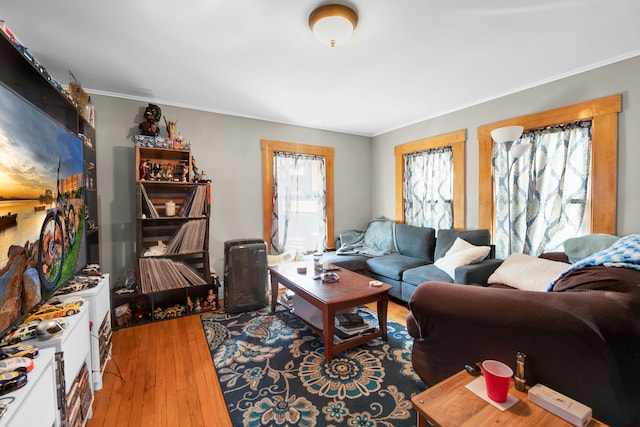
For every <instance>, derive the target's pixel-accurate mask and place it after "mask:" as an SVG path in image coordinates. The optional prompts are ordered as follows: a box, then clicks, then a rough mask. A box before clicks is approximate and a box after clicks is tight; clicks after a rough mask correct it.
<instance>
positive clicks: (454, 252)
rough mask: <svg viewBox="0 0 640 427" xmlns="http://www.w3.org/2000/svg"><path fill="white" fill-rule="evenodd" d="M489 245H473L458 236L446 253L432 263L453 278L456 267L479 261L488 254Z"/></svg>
mask: <svg viewBox="0 0 640 427" xmlns="http://www.w3.org/2000/svg"><path fill="white" fill-rule="evenodd" d="M490 251H491V248H490V247H489V246H475V245H472V244H471V243H469V242H467V241H466V240H464V239H461V238H460V237H458V238H457V239H456V241H455V243H454V244H453V246H451V248H449V250H448V251H447V253H446V254H445V255H444V256H443V257H440V258H438V259H437V260H436V262H435V263H434V265H435V266H436V267H438V268H439V269H440V270H442V271H444V272H445V273H447V274H448V275H449V276H451V277H452V278H455V274H456V268H458V267H461V266H463V265H468V264H474V263H476V262H480V261H482V260H483V259H485V257H486V256H487V255H488V254H489V252H490Z"/></svg>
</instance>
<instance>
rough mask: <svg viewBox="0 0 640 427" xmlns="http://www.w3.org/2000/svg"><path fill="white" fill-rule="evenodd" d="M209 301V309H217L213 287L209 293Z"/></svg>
mask: <svg viewBox="0 0 640 427" xmlns="http://www.w3.org/2000/svg"><path fill="white" fill-rule="evenodd" d="M207 303H208V305H209V310H215V309H216V308H217V307H216V296H215V294H214V293H213V289H209V294H208V295H207Z"/></svg>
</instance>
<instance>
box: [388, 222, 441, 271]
mask: <svg viewBox="0 0 640 427" xmlns="http://www.w3.org/2000/svg"><path fill="white" fill-rule="evenodd" d="M396 247H397V248H398V252H400V254H402V255H406V256H408V257H412V258H421V259H423V260H425V261H427V262H428V263H432V262H433V259H434V258H433V251H434V249H435V247H436V230H435V229H433V228H430V227H416V226H414V225H407V224H396Z"/></svg>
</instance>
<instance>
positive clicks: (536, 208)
mask: <svg viewBox="0 0 640 427" xmlns="http://www.w3.org/2000/svg"><path fill="white" fill-rule="evenodd" d="M591 129H592V127H591V121H590V120H582V121H579V122H574V123H568V124H565V125H558V126H549V127H546V128H543V129H535V130H530V131H527V132H525V133H523V135H522V136H521V138H520V139H519V140H518V141H516V143H515V145H514V147H526V150H525V151H524V154H523V155H522V156H521V157H518V158H517V159H511V162H509V164H510V167H509V166H508V164H507V160H508V159H507V150H506V149H505V148H504V145H503V144H500V143H495V142H494V144H493V145H494V147H493V150H494V155H493V159H494V160H493V162H494V165H493V167H494V171H493V173H494V186H493V190H494V193H495V194H496V197H495V208H496V231H495V235H494V241H495V244H496V254H497V256H498V257H499V258H506V257H507V256H508V255H509V254H511V253H514V252H518V253H525V254H529V255H534V256H535V255H538V254H540V253H543V252H553V251H558V250H560V251H561V250H562V243H563V242H564V241H565V240H566V239H568V238H570V237H575V236H579V235H582V234H584V231H581V230H586V232H587V233H588V230H589V229H590V228H591V227H590V224H588V223H587V224H586V227H584V228H582V225H583V222H584V221H583V220H585V219H586V216H585V208H586V206H587V204H588V203H589V191H588V188H589V176H590V171H591V163H590V162H591ZM587 222H588V220H587Z"/></svg>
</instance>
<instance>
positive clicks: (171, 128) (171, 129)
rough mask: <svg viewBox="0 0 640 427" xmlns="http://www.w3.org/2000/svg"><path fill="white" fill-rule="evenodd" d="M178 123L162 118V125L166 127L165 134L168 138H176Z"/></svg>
mask: <svg viewBox="0 0 640 427" xmlns="http://www.w3.org/2000/svg"><path fill="white" fill-rule="evenodd" d="M177 123H178V121H177V120H175V121H172V120H167V118H166V117H164V124H165V125H167V134H168V135H169V138H172V139H173V138H175V137H176V124H177Z"/></svg>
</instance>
